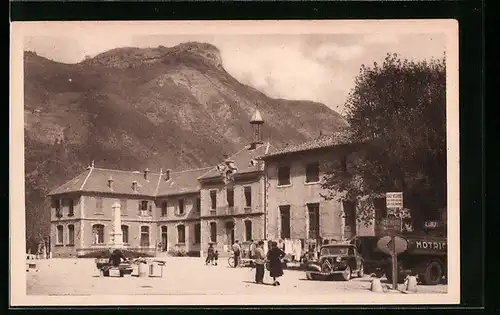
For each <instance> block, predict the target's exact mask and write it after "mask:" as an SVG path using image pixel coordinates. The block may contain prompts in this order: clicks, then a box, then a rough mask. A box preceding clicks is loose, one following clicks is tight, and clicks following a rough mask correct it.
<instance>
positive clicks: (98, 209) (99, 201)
mask: <svg viewBox="0 0 500 315" xmlns="http://www.w3.org/2000/svg"><path fill="white" fill-rule="evenodd" d="M95 212H97V213H102V212H103V209H102V198H100V197H97V198H96V199H95Z"/></svg>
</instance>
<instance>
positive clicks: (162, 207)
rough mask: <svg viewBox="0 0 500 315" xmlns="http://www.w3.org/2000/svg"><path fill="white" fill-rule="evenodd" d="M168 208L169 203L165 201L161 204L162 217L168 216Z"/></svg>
mask: <svg viewBox="0 0 500 315" xmlns="http://www.w3.org/2000/svg"><path fill="white" fill-rule="evenodd" d="M167 206H168V204H167V201H165V200H164V201H162V202H161V216H162V217H166V216H167Z"/></svg>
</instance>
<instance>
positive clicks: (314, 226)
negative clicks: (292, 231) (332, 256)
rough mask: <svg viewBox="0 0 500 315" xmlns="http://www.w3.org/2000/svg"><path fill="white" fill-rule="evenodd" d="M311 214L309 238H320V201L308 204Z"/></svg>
mask: <svg viewBox="0 0 500 315" xmlns="http://www.w3.org/2000/svg"><path fill="white" fill-rule="evenodd" d="M307 211H308V214H309V238H310V239H315V240H317V239H319V203H310V204H307Z"/></svg>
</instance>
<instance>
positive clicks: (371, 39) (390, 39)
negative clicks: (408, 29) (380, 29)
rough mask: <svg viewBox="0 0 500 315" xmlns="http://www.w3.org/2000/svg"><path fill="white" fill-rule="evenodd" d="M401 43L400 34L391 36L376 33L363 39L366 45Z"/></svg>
mask: <svg viewBox="0 0 500 315" xmlns="http://www.w3.org/2000/svg"><path fill="white" fill-rule="evenodd" d="M398 41H399V35H398V34H394V33H393V34H389V33H374V34H369V35H365V37H364V39H363V43H366V44H389V43H397V42H398Z"/></svg>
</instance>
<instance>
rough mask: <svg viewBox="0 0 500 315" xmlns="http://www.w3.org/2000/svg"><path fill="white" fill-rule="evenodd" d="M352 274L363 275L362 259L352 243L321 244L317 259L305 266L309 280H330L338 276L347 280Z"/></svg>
mask: <svg viewBox="0 0 500 315" xmlns="http://www.w3.org/2000/svg"><path fill="white" fill-rule="evenodd" d="M353 275H357V276H358V277H363V276H364V260H363V257H361V255H360V254H359V253H358V251H357V249H356V245H353V244H329V245H323V246H322V247H321V249H320V252H319V259H318V260H317V261H316V262H313V263H309V264H308V265H307V267H306V277H307V279H309V280H330V279H332V278H333V277H335V276H340V277H341V278H342V279H343V280H345V281H348V280H349V279H351V277H352V276H353Z"/></svg>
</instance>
